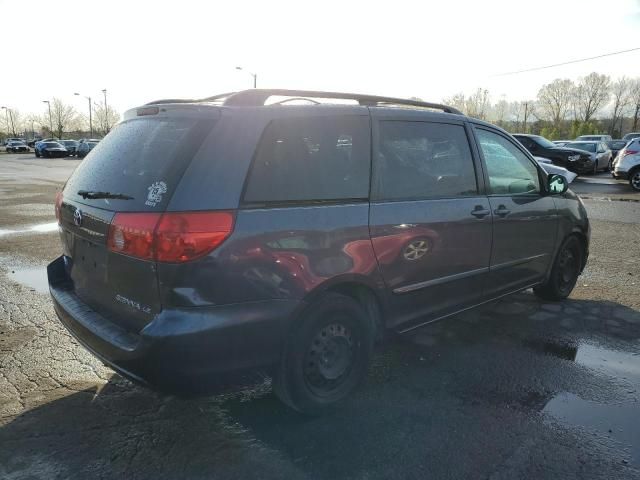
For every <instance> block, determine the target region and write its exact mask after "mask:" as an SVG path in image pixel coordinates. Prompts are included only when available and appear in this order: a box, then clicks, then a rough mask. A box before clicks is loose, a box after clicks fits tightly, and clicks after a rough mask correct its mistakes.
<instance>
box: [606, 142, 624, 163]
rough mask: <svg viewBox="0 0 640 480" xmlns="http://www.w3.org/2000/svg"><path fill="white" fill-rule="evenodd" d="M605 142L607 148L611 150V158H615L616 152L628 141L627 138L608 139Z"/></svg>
mask: <svg viewBox="0 0 640 480" xmlns="http://www.w3.org/2000/svg"><path fill="white" fill-rule="evenodd" d="M605 143H606V144H607V147H609V150H611V155H612V157H613V160H615V159H616V156H617V155H618V152H619V151H620V150H622V149H623V148H624V146H625V145H626V144H627V143H629V141H628V140H610V141H608V142H605Z"/></svg>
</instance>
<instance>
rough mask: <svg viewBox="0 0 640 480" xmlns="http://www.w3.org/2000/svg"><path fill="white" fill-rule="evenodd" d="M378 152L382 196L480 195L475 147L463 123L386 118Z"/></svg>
mask: <svg viewBox="0 0 640 480" xmlns="http://www.w3.org/2000/svg"><path fill="white" fill-rule="evenodd" d="M377 143H378V144H377V146H376V152H375V190H376V197H377V199H381V200H400V199H424V198H438V197H459V196H468V195H476V194H477V193H478V186H477V182H476V176H475V169H474V166H473V159H472V157H471V150H470V148H469V142H468V140H467V135H466V133H465V129H464V127H463V126H462V125H452V124H445V123H432V122H403V121H383V122H380V135H379V139H378V142H377Z"/></svg>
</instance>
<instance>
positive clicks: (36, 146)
mask: <svg viewBox="0 0 640 480" xmlns="http://www.w3.org/2000/svg"><path fill="white" fill-rule="evenodd" d="M57 141H58V139H57V138H43V139H41V140H38V141H36V142H35V143H34V144H33V148H34V150H35V152H36V157H37V156H39V155H38V153H39V152H38V146H39V145H40V144H41V143H44V142H57Z"/></svg>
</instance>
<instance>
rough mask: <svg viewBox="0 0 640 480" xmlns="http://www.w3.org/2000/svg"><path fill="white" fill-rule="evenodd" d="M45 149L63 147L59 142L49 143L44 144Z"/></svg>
mask: <svg viewBox="0 0 640 480" xmlns="http://www.w3.org/2000/svg"><path fill="white" fill-rule="evenodd" d="M44 146H45V147H50V148H54V147H58V148H60V147H62V145H60V144H59V143H58V142H47V143H45V144H44Z"/></svg>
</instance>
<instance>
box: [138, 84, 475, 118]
mask: <svg viewBox="0 0 640 480" xmlns="http://www.w3.org/2000/svg"><path fill="white" fill-rule="evenodd" d="M275 96H279V97H293V98H291V99H290V100H293V99H295V100H303V99H307V98H333V99H340V100H355V101H357V102H358V103H359V104H360V105H365V106H369V107H375V106H383V105H407V106H411V107H422V108H433V109H436V110H442V111H443V112H445V113H454V114H456V115H464V114H463V113H462V112H461V111H460V110H458V109H456V108H453V107H450V106H448V105H442V104H440V103H431V102H421V101H419V100H408V99H404V98H394V97H379V96H377V95H362V94H358V93H342V92H322V91H315V90H286V89H258V88H254V89H252V90H242V91H240V92H229V93H221V94H219V95H213V96H211V97H206V98H200V99H197V100H196V99H173V98H170V99H165V100H155V101H153V102H149V103H147V105H161V104H165V103H202V102H215V101H222V105H224V106H233V107H258V106H263V105H264V104H265V102H266V101H267V100H268V99H269V98H270V97H275ZM286 101H288V100H285V101H281V102H278V104H282V103H284V102H286Z"/></svg>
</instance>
